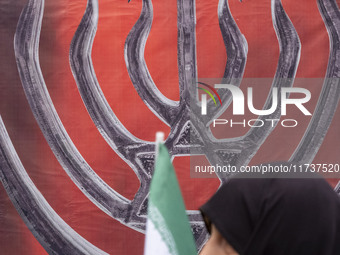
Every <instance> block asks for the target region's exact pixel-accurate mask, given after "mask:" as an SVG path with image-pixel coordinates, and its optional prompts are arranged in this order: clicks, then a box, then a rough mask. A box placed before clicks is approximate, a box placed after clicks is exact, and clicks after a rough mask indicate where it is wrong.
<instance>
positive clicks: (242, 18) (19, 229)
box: [0, 0, 340, 255]
mask: <svg viewBox="0 0 340 255" xmlns="http://www.w3.org/2000/svg"><path fill="white" fill-rule="evenodd" d="M14 2H15V3H14ZM196 2H197V11H196V14H197V64H198V75H199V77H221V76H222V75H223V72H224V67H225V63H226V53H225V48H224V44H223V40H222V36H221V34H220V31H219V25H218V19H217V4H218V1H217V0H213V1H205V0H197V1H196ZM229 2H230V8H231V11H232V14H233V16H234V18H235V20H236V22H237V24H238V25H239V27H240V30H241V31H242V33H243V34H244V35H245V37H246V38H247V41H248V46H249V53H248V61H247V66H246V71H245V77H251V78H254V77H273V76H274V74H275V70H276V65H277V60H278V55H279V46H278V43H277V39H276V35H275V32H274V29H273V26H272V21H271V13H270V1H269V0H266V1H265V0H256V1H252V0H244V2H243V3H240V2H239V1H236V0H230V1H229ZM338 3H339V2H338ZM24 4H25V1H22V0H20V1H9V0H8V1H4V0H3V1H1V3H0V12H1V15H0V20H1V22H0V24H1V27H0V28H1V30H0V36H1V42H2V43H1V45H0V50H1V51H0V57H1V70H0V77H2V78H1V81H0V85H1V87H0V93H1V94H0V100H1V102H0V113H1V116H2V118H3V120H4V122H5V124H6V127H7V129H8V132H9V135H10V137H11V139H12V141H13V143H14V146H15V148H16V150H17V152H18V154H19V156H20V158H21V160H22V162H23V164H24V166H25V168H26V170H27V172H28V173H29V175H30V177H31V178H32V180H33V181H34V183H35V184H36V186H37V187H38V188H39V190H40V191H41V192H42V194H43V195H44V196H45V198H46V199H47V201H48V202H49V203H50V205H51V206H52V207H53V208H54V210H55V211H56V212H57V213H58V214H59V215H60V216H61V217H62V218H63V219H64V220H65V221H66V222H67V223H68V224H69V225H70V226H71V227H72V228H74V229H75V231H77V232H78V233H79V234H80V235H82V236H83V237H84V238H86V239H87V240H88V241H90V242H91V243H93V244H94V245H96V246H98V247H99V248H100V249H102V250H104V251H106V252H108V253H110V254H118V255H119V254H142V251H143V242H144V235H142V234H140V233H137V232H136V231H134V230H131V229H129V228H127V227H125V226H123V225H121V224H120V223H118V222H117V221H115V220H113V219H112V218H110V217H109V216H107V215H106V214H104V213H103V212H102V211H101V210H100V209H98V208H97V207H96V206H95V205H93V204H92V203H91V202H90V201H89V200H88V199H87V198H86V197H85V196H84V195H83V193H82V192H80V191H79V189H78V188H77V187H76V186H75V185H74V184H73V183H72V181H71V180H70V178H69V177H68V176H67V175H66V173H65V172H64V170H63V169H62V167H61V166H60V165H59V163H58V162H57V160H56V159H55V157H54V155H53V153H52V152H51V150H50V149H49V146H48V144H47V143H46V141H45V140H44V138H43V136H42V134H41V132H40V130H39V128H38V125H37V124H36V122H35V120H34V118H33V115H32V113H31V112H30V110H29V106H28V104H27V101H26V99H25V96H24V93H23V91H22V88H21V83H20V80H19V76H18V73H17V69H16V65H15V59H14V52H13V36H14V32H15V26H16V23H17V20H18V17H19V15H20V12H21V10H22V8H23V6H24ZM153 4H154V23H153V26H152V29H151V33H150V36H149V38H148V41H147V44H146V50H145V59H146V62H147V65H148V68H149V71H150V73H151V75H152V77H153V79H154V81H155V84H156V85H157V86H158V87H159V88H160V90H161V91H162V92H163V93H164V94H165V95H166V96H167V97H169V98H171V99H174V100H178V99H179V96H178V91H179V90H178V74H177V13H176V11H177V6H176V1H154V2H153ZM283 5H284V8H285V10H286V12H287V13H288V15H289V16H290V18H291V20H292V22H293V24H294V26H295V28H296V30H297V32H298V34H299V36H300V39H301V43H302V52H301V61H300V65H299V68H298V72H297V77H300V78H317V77H320V78H322V77H323V76H324V75H325V72H326V68H327V62H328V55H329V39H328V35H327V31H326V29H325V26H324V23H323V21H322V19H321V16H320V14H319V11H318V8H317V4H316V1H311V0H300V1H296V0H285V1H283ZM85 7H86V1H84V0H83V1H80V0H72V1H70V0H58V1H46V5H45V15H44V19H43V27H42V31H41V43H40V62H41V68H42V71H43V75H44V78H45V81H46V84H47V87H48V90H49V92H50V94H51V97H52V100H53V102H54V104H55V107H56V109H57V111H58V114H59V116H60V118H61V120H62V122H63V124H64V125H65V127H66V130H67V131H68V133H69V135H70V137H71V138H72V140H73V141H74V143H75V145H76V146H77V148H78V149H79V151H80V152H81V154H82V155H83V156H84V158H85V159H86V160H87V161H88V163H89V164H90V165H91V167H92V168H93V169H94V170H95V171H96V172H97V173H98V175H99V176H101V177H102V178H103V179H104V180H105V181H106V182H107V183H108V184H109V185H111V187H112V188H114V189H115V190H116V191H118V192H120V193H121V194H122V195H124V196H126V197H128V198H130V199H132V198H133V196H134V194H135V192H136V191H137V189H138V186H139V182H138V179H137V178H136V176H135V175H134V173H133V171H132V170H131V169H130V168H129V166H128V165H127V164H126V163H125V162H124V161H122V160H121V159H120V158H119V157H118V156H117V155H116V154H115V153H114V152H113V151H112V150H111V148H110V147H109V146H108V145H107V144H106V142H105V141H104V139H103V138H102V136H101V135H100V134H99V132H98V131H97V129H96V127H95V126H94V124H93V122H92V121H91V119H90V117H89V115H88V113H87V111H86V109H85V107H84V105H83V103H82V100H81V97H80V95H79V93H78V90H77V86H76V84H75V81H74V79H73V76H72V74H71V71H70V67H69V62H68V51H69V45H70V43H71V40H72V37H73V35H74V32H75V30H76V29H77V26H78V24H79V22H80V20H81V18H82V15H83V13H84V11H85ZM140 10H141V1H138V0H132V1H131V3H127V1H120V0H102V1H100V2H99V24H98V31H97V35H96V38H95V42H94V47H93V52H92V56H93V64H94V68H95V71H96V74H97V77H98V81H99V83H100V85H101V87H102V90H103V92H104V94H105V96H106V98H107V100H108V102H109V103H110V105H111V107H112V109H113V110H114V112H115V113H116V115H117V116H118V117H119V119H120V120H121V122H122V123H123V124H124V125H125V126H126V128H127V129H128V130H130V132H132V133H133V134H134V135H136V136H137V137H139V138H142V139H145V140H154V136H155V132H156V131H159V130H162V131H164V132H165V133H166V134H168V133H169V130H170V129H169V127H167V126H166V125H165V124H164V123H162V122H161V121H160V120H158V118H157V117H156V116H155V115H154V114H153V113H152V112H151V111H150V110H149V109H148V108H147V106H145V104H144V103H143V102H142V100H141V99H140V98H139V96H138V94H137V92H136V91H135V89H134V87H133V85H132V84H131V81H130V79H129V76H128V73H127V70H126V67H125V62H124V42H125V39H126V37H127V35H128V33H129V31H130V29H131V28H132V26H133V25H134V23H135V22H136V20H137V19H138V17H139V14H140ZM316 99H317V98H313V100H314V101H313V102H314V104H315V102H316ZM334 123H336V125H335V124H333V125H332V127H331V128H330V131H329V133H328V135H327V137H326V139H325V143H324V144H323V146H322V148H321V150H320V152H319V154H318V155H317V158H316V161H317V162H320V161H322V160H325V158H326V159H327V160H330V161H331V160H333V161H334V160H337V162H338V161H339V160H338V158H339V155H340V148H339V146H337V147H335V146H336V145H337V143H336V141H339V138H340V135H339V129H338V128H339V123H340V115H339V111H338V113H337V116H336V117H335V118H334ZM304 127H305V126H304ZM299 130H300V131H298V132H297V133H287V131H286V130H284V129H282V128H281V129H280V128H278V129H276V130H275V131H274V132H273V134H272V135H271V136H270V137H269V138H268V140H267V141H266V143H265V144H264V145H263V147H262V148H261V150H260V151H259V153H258V155H256V156H255V158H254V159H253V163H258V162H265V161H273V160H287V159H288V158H289V156H290V155H291V153H292V152H293V151H294V148H295V146H296V145H297V143H298V141H299V140H300V139H301V137H302V134H303V132H304V128H303V127H302V128H301V129H299ZM278 139H284V140H287V141H292V142H291V146H290V147H289V149H287V150H286V152H285V153H282V152H280V153H277V154H276V153H275V151H273V144H275V143H276V142H277V140H278ZM330 148H332V150H331V151H330ZM174 165H175V169H176V172H177V175H178V178H179V182H180V185H181V188H182V192H183V195H184V199H185V203H186V206H187V208H188V209H197V208H198V207H199V206H200V205H201V204H202V203H204V202H205V201H206V200H207V199H208V198H209V197H210V196H211V195H212V194H213V193H214V191H215V190H216V189H217V187H218V181H217V179H191V178H190V173H189V166H188V165H189V159H188V158H187V157H181V158H175V160H174ZM335 183H336V182H335V181H334V180H333V181H331V184H332V185H334V184H335ZM0 253H1V254H6V255H7V254H28V255H30V254H46V252H45V251H44V250H43V248H42V247H41V246H40V244H39V243H38V242H37V241H36V240H35V238H34V236H33V235H32V234H31V233H30V231H29V230H28V229H27V227H26V226H25V224H24V223H23V221H22V220H21V219H20V217H19V215H18V213H17V212H16V210H15V208H14V207H13V205H12V204H11V202H10V200H9V198H8V197H7V194H6V192H5V190H4V189H3V187H2V185H0Z"/></svg>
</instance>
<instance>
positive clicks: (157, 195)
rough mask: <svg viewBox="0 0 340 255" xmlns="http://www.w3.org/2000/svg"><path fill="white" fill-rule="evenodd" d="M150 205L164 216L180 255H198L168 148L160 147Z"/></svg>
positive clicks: (151, 187)
mask: <svg viewBox="0 0 340 255" xmlns="http://www.w3.org/2000/svg"><path fill="white" fill-rule="evenodd" d="M149 203H151V204H152V205H154V206H155V207H156V208H157V209H158V211H159V212H160V214H161V215H162V216H163V218H164V221H165V222H166V225H167V226H168V228H169V231H170V232H171V234H172V236H173V238H174V240H175V243H176V247H177V251H178V253H179V254H180V255H191V254H192V255H194V254H197V252H196V247H195V242H194V238H193V235H192V232H191V228H190V225H189V221H188V217H187V215H186V212H185V206H184V202H183V199H182V194H181V191H180V188H179V185H178V182H177V178H176V174H175V171H174V169H173V166H172V164H171V159H170V156H169V153H168V150H167V148H166V147H165V146H164V145H163V144H160V145H159V153H158V156H157V159H156V164H155V172H154V176H153V179H152V182H151V186H150V196H149Z"/></svg>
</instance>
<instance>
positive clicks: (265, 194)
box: [201, 178, 340, 255]
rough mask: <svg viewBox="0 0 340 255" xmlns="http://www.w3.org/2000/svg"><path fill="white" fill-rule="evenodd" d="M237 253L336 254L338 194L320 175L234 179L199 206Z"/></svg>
mask: <svg viewBox="0 0 340 255" xmlns="http://www.w3.org/2000/svg"><path fill="white" fill-rule="evenodd" d="M201 212H202V214H203V216H204V217H205V218H206V219H208V221H210V222H211V223H212V224H214V225H215V226H216V228H217V229H218V230H219V232H220V233H221V235H222V236H223V237H224V238H225V239H226V240H227V241H228V242H229V243H230V245H231V246H232V247H233V248H234V249H235V250H236V251H237V252H238V253H239V254H241V255H340V199H339V197H338V195H337V194H336V193H335V192H334V191H333V190H332V188H331V187H330V186H329V184H328V183H327V182H326V181H325V180H324V179H320V178H309V179H301V178H295V179H293V178H291V179H278V178H261V179H239V178H232V179H230V180H229V181H228V182H227V183H225V184H224V185H222V187H221V188H220V189H219V190H218V191H217V193H216V194H215V195H214V196H213V197H212V198H211V199H210V200H209V201H208V202H207V203H206V204H205V205H203V206H202V207H201Z"/></svg>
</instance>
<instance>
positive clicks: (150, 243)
mask: <svg viewBox="0 0 340 255" xmlns="http://www.w3.org/2000/svg"><path fill="white" fill-rule="evenodd" d="M159 254H162V255H167V254H169V255H172V254H171V253H170V251H169V248H168V246H167V245H166V243H165V242H164V240H163V238H162V237H161V235H160V233H159V232H158V231H157V229H156V227H155V225H154V224H153V223H152V221H151V220H149V219H148V220H147V222H146V238H145V247H144V255H159Z"/></svg>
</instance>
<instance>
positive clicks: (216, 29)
mask: <svg viewBox="0 0 340 255" xmlns="http://www.w3.org/2000/svg"><path fill="white" fill-rule="evenodd" d="M338 5H339V1H337V0H315V1H314V0H313V1H310V0H301V1H293V0H287V1H286V0H285V1H283V0H282V1H280V0H271V1H269V0H266V1H265V0H259V1H251V0H244V1H242V2H239V1H236V0H229V1H227V0H220V1H218V0H214V1H203V0H197V1H195V0H177V1H151V0H140V1H138V0H132V1H131V2H129V3H128V1H118V0H103V1H97V0H88V1H84V0H83V1H80V0H73V1H66V0H58V1H50V0H45V1H44V0H16V1H10V0H1V1H0V36H1V44H0V65H1V66H0V67H1V68H0V77H1V79H0V114H1V120H0V178H1V182H2V184H1V185H0V226H1V228H0V247H1V252H0V253H1V254H6V255H7V254H47V253H51V254H105V253H108V254H142V251H143V245H144V234H143V232H144V229H145V222H146V206H147V195H148V187H149V183H150V179H151V175H152V169H153V161H154V144H153V141H154V136H155V132H156V131H160V130H161V131H164V132H165V133H166V136H168V138H167V140H166V145H167V147H168V148H169V150H170V153H171V155H172V156H173V157H174V166H175V169H176V173H177V176H178V179H179V182H180V185H181V188H182V192H183V196H184V200H185V203H186V207H187V209H188V216H189V219H190V222H191V225H192V229H193V232H194V235H195V238H196V243H197V246H198V247H200V246H201V245H202V243H203V242H204V240H205V238H206V233H205V231H204V226H203V223H202V221H201V218H200V216H199V214H198V211H197V209H198V207H199V206H200V205H201V204H202V203H204V202H205V201H206V200H207V199H208V198H209V197H210V196H211V195H212V194H213V193H214V192H215V191H216V189H217V188H218V186H219V184H220V181H223V180H224V179H225V178H228V176H224V175H218V176H217V177H219V178H205V177H207V176H203V178H202V176H198V177H199V178H194V177H195V176H192V175H191V173H190V158H189V156H188V155H189V154H190V153H191V154H205V156H200V157H199V162H203V163H202V165H204V164H205V165H206V164H207V162H210V163H211V164H213V163H216V164H217V163H219V164H221V165H223V164H235V165H238V166H241V165H248V164H249V165H256V164H262V163H265V162H273V161H288V160H291V161H293V162H299V163H315V164H324V163H325V164H328V165H329V164H334V165H338V164H339V163H340V157H339V156H340V146H339V141H340V132H339V130H340V115H339V110H340V109H339V106H338V101H339V96H340V86H339V85H340V84H339V80H338V78H339V76H340V69H339V68H340V59H339V58H340V11H339V8H338ZM227 55H228V57H227ZM211 77H214V78H213V79H212V78H211ZM222 78H223V81H224V82H225V83H228V84H233V85H235V86H240V88H242V90H243V92H244V93H245V94H246V91H247V90H246V88H247V87H250V86H253V87H254V91H256V93H257V95H256V96H255V97H254V105H255V106H256V108H257V109H260V108H261V107H263V106H268V107H269V105H270V101H268V102H267V103H266V100H267V96H268V94H270V93H269V92H270V91H271V89H270V88H271V87H272V86H273V87H278V88H281V87H289V86H292V87H304V88H306V89H308V90H310V92H311V99H310V100H309V101H308V103H307V104H306V108H307V109H308V110H310V111H311V113H312V116H304V115H302V114H299V113H297V114H296V115H294V118H296V119H297V120H298V122H299V125H298V126H297V127H294V128H287V127H285V126H284V125H277V126H275V127H273V128H270V127H269V128H268V129H266V131H263V132H262V131H260V132H258V130H253V129H252V125H253V126H254V125H255V123H258V122H255V121H251V122H250V123H251V125H247V126H245V127H239V126H238V127H237V126H236V127H235V126H234V128H233V127H231V126H229V128H228V127H227V126H226V125H225V126H220V127H219V130H215V131H214V130H213V129H212V125H213V124H214V123H213V122H212V119H209V118H210V117H211V118H213V117H216V118H220V119H223V120H228V123H229V124H230V119H231V118H233V116H232V109H233V108H232V104H231V100H230V98H231V97H230V93H225V92H223V91H222V92H221V91H218V93H219V94H220V95H221V105H223V107H220V108H218V109H217V108H216V109H217V110H216V109H215V108H213V107H212V106H213V100H210V101H208V105H207V107H208V111H209V112H208V115H207V117H204V116H203V117H201V118H198V119H195V118H194V119H193V118H190V117H191V116H190V114H192V112H193V111H195V110H196V111H198V112H199V111H201V108H200V107H199V106H200V105H199V102H200V101H199V100H201V98H199V96H201V95H202V91H200V92H198V90H196V89H197V86H196V85H197V81H198V82H201V83H204V82H205V83H211V84H210V85H213V84H216V83H218V80H219V79H220V80H221V81H222ZM247 79H250V80H251V79H255V80H252V81H253V82H252V83H250V84H248V83H246V84H245V83H242V80H243V81H246V80H247ZM261 79H263V80H262V81H264V82H257V81H259V80H261ZM282 80H284V83H280V81H282ZM306 81H309V82H307V83H306ZM315 81H317V82H315ZM200 87H201V88H204V86H203V87H202V86H200ZM192 88H194V90H193V89H192ZM254 93H255V92H254ZM197 98H199V100H198V101H197V104H196V103H195V104H194V105H195V106H194V107H192V105H191V106H190V103H191V104H192V103H193V102H194V100H197ZM215 99H216V100H217V97H215ZM216 104H217V102H216ZM229 104H230V106H229ZM227 108H228V109H227ZM214 109H215V110H214ZM224 110H226V113H225V114H226V115H220V114H221V113H222V112H223V111H224ZM288 110H289V108H288ZM221 116H222V117H221ZM275 116H276V115H275ZM276 117H277V116H276ZM247 118H248V119H247V123H248V121H249V119H254V118H255V117H254V116H251V115H249V116H248V117H247ZM255 119H256V118H255ZM241 120H242V119H241ZM235 121H238V122H240V119H239V118H235ZM224 122H225V121H224ZM263 130H264V129H263ZM210 131H212V133H210ZM193 134H194V136H193ZM213 136H215V137H217V138H218V139H217V141H215V140H213V139H212V140H211V137H213ZM196 138H197V140H194V139H196ZM200 139H201V140H200ZM209 139H210V140H211V141H212V142H211V141H210V140H209ZM223 139H227V140H223ZM197 141H198V142H197ZM200 141H201V142H200ZM202 141H203V142H202ZM195 142H197V143H195ZM195 146H196V147H195ZM202 146H205V148H209V150H208V151H205V150H203V149H202V148H203V147H202ZM210 148H211V149H210ZM240 155H241V156H240ZM209 175H210V174H209ZM196 177H197V176H196ZM208 177H209V176H208ZM215 177H216V176H215ZM329 182H330V184H331V185H332V186H333V187H334V188H335V189H336V190H337V189H338V186H337V183H338V179H336V178H334V176H332V178H330V179H329Z"/></svg>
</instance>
